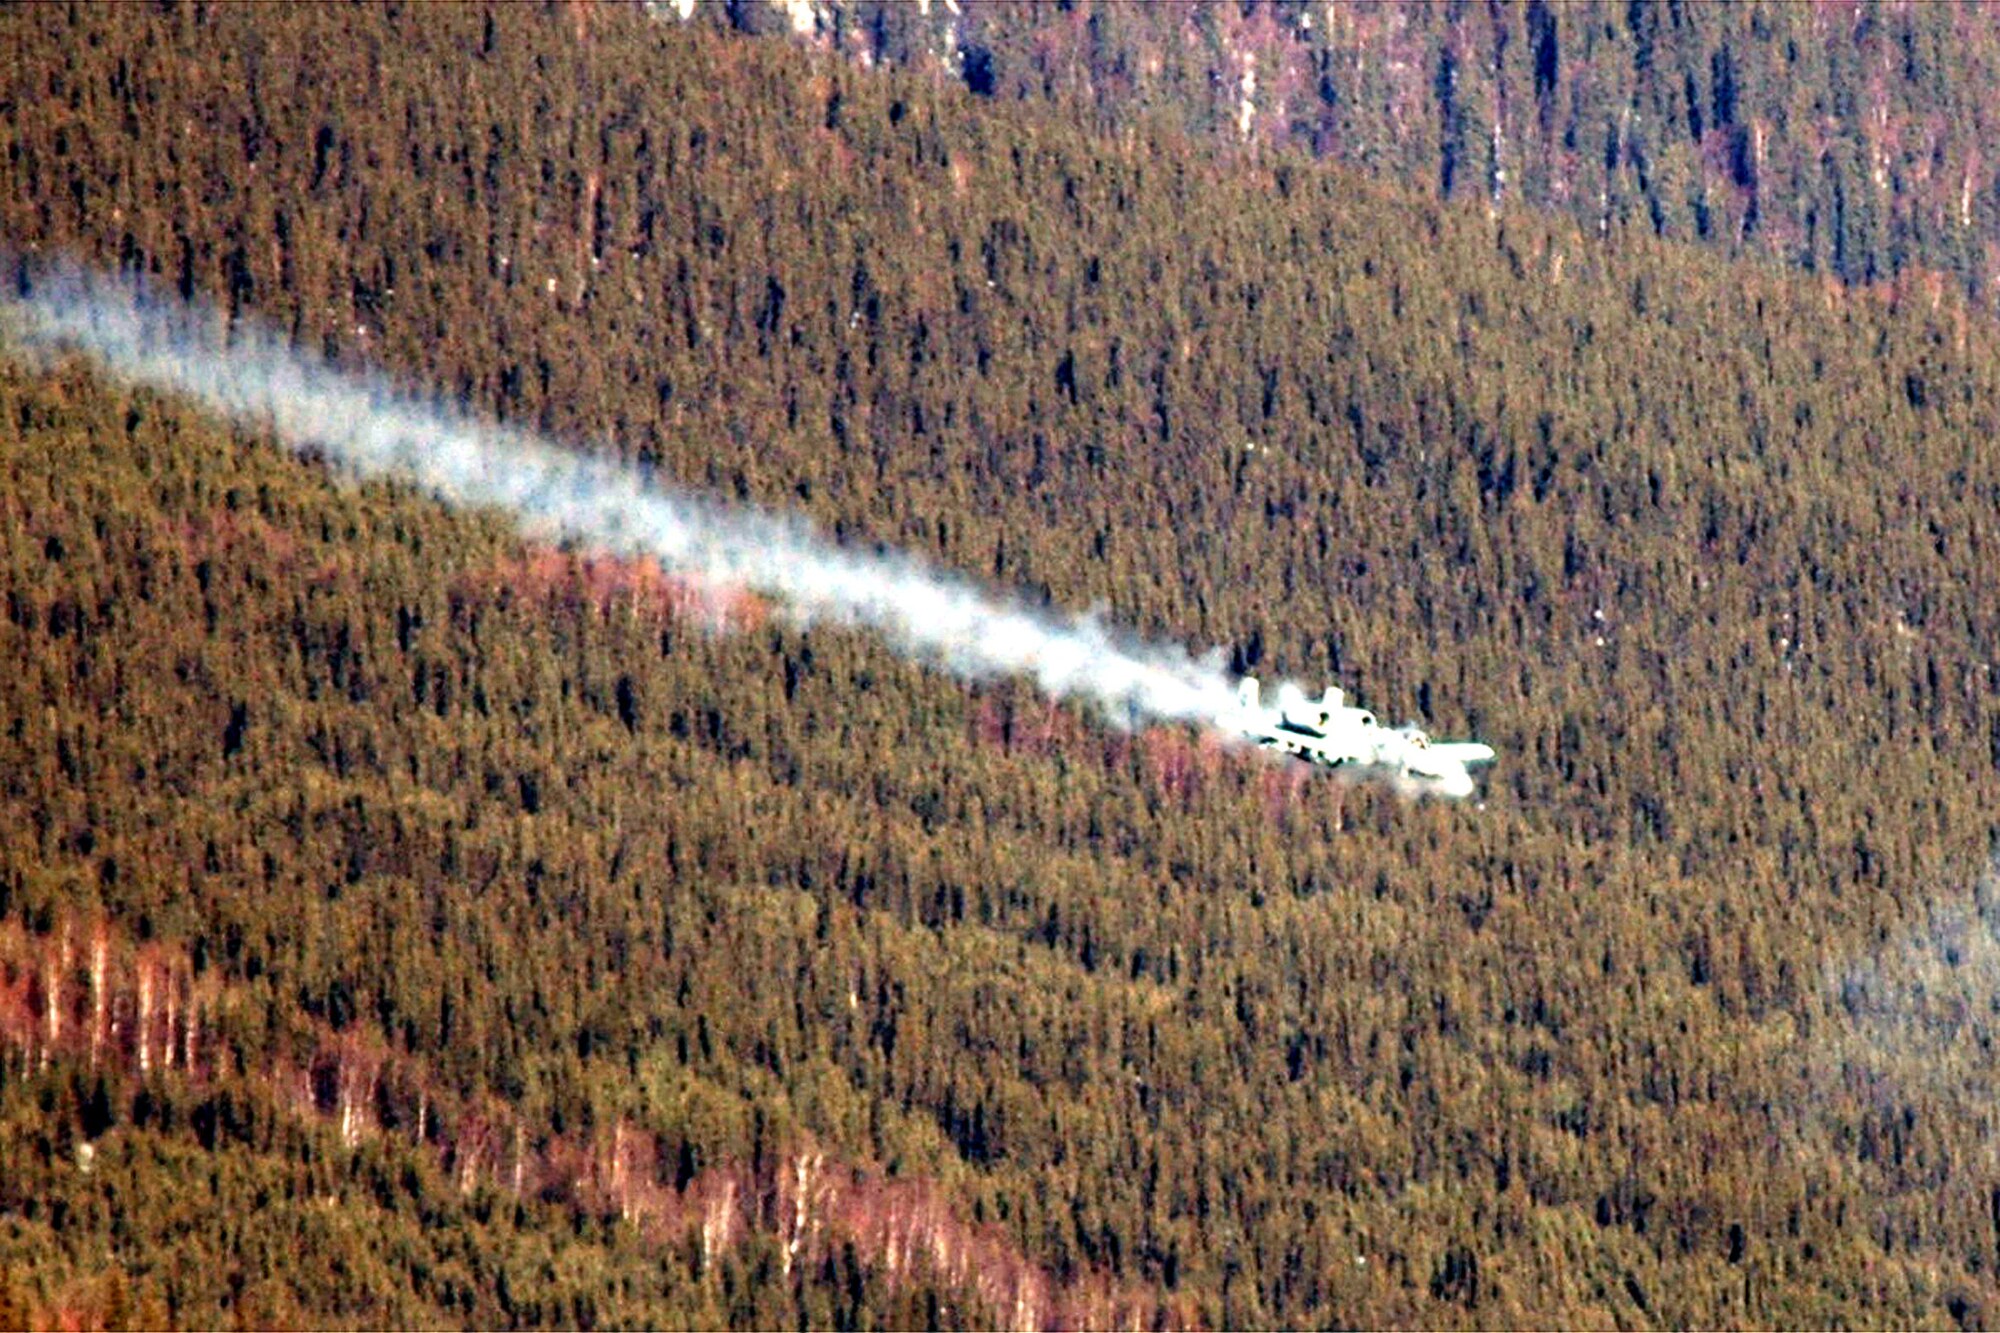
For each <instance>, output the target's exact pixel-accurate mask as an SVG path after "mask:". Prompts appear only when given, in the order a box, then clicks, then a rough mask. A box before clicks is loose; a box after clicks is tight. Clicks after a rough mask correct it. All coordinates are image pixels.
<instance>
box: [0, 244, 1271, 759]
mask: <svg viewBox="0 0 2000 1333" xmlns="http://www.w3.org/2000/svg"><path fill="white" fill-rule="evenodd" d="M0 314H4V317H5V319H4V328H5V331H6V332H7V333H8V335H9V337H10V340H11V341H14V342H15V343H17V344H18V345H19V346H20V347H21V348H22V349H23V350H25V351H27V352H29V353H31V354H39V355H47V354H50V353H54V352H59V351H63V350H73V351H77V352H81V353H84V354H86V355H88V356H90V357H92V358H94V359H96V360H97V361H98V362H100V363H101V364H102V365H103V366H104V367H105V368H106V369H107V370H109V371H110V372H111V373H112V374H113V375H115V376H117V377H119V378H121V379H124V380H128V381H131V382H134V383H138V384H144V385H147V386H150V387H153V388H156V389H161V390H165V391H168V392H172V393H177V394H184V395H186V396H188V397H190V398H194V399H196V400H198V401H200V402H202V403H204V404H206V405H207V406H208V407H210V408H212V409H214V410H215V411H218V412H220V413H222V414H224V415H226V416H229V417H233V418H236V419H238V420H239V421H242V422H244V423H245V424H247V425H251V426H262V425H263V424H264V423H266V422H268V423H269V424H270V427H271V429H272V430H273V431H274V432H275V434H276V435H277V437H278V438H279V439H280V440H282V441H283V442H284V443H285V444H286V445H288V446H289V447H291V448H293V449H297V450H307V449H317V450H320V451H322V452H324V453H325V454H326V455H327V456H328V457H329V458H331V459H333V460H335V461H337V462H339V463H340V464H342V465H344V466H346V467H348V468H351V469H353V470H354V471H356V472H358V473H360V474H362V475H364V476H370V477H392V478H400V479H404V480H408V481H412V482H415V483H417V484H419V485H421V486H423V487H426V488H427V489H429V490H430V491H432V492H434V493H436V494H437V495H438V496H439V497H440V498H442V499H444V500H445V501H447V502H449V503H453V504H460V505H476V506H490V507H494V508H498V509H503V510H505V511H507V512H508V513H509V514H511V515H513V516H514V517H515V518H516V519H517V520H518V521H520V522H521V523H523V524H524V525H525V526H527V527H529V528H531V529H535V530H537V531H538V532H541V533H553V534H558V535H560V536H564V537H569V538H573V539H575V540H577V541H579V542H582V543H585V544H588V545H591V546H594V547H599V548H603V549H606V550H609V551H612V552H616V553H620V554H641V553H643V554H645V555H649V556H651V557H653V558H654V559H656V560H657V561H659V563H660V564H661V565H662V566H664V567H666V568H667V569H669V570H673V571H676V572H679V573H683V574H687V575H690V576H693V577H694V578H697V579H699V580H703V581H706V582H711V583H714V584H716V585H720V586H725V587H728V586H737V587H744V588H748V589H752V590H755V591H757V592H759V593H763V594H767V595H769V596H771V597H773V598H776V599H778V600H780V601H781V602H782V603H783V604H784V606H785V608H786V609H787V611H788V612H789V613H790V614H791V615H792V616H793V617H794V618H796V619H797V620H799V621H802V622H811V621H816V620H817V621H835V622H840V623H847V624H861V625H867V626H870V627H872V628H874V629H876V630H878V631H880V632H881V633H882V634H883V635H884V636H885V637H887V638H888V640H889V641H890V642H891V644H893V645H894V646H895V647H897V648H898V649H900V650H901V651H903V652H905V653H907V654H910V655H911V656H914V657H917V658H919V659H922V660H924V661H928V662H932V663H936V664H938V665H940V666H943V667H945V668H947V669H949V670H951V671H954V672H956V673H958V674H959V675H961V676H965V677H971V678H986V677H992V676H1001V675H1025V676H1029V677H1031V678H1032V679H1034V680H1035V682H1036V683H1037V684H1038V685H1039V686H1040V687H1041V689H1042V690H1043V691H1044V692H1045V693H1047V694H1048V695H1050V696H1052V697H1054V698H1059V699H1078V700H1082V701H1086V702H1088V703H1090V704H1093V705H1095V706H1096V707H1097V708H1099V709H1100V710H1102V712H1103V713H1104V714H1105V716H1106V717H1107V718H1109V719H1110V720H1112V721H1114V722H1118V723H1125V722H1127V721H1132V720H1141V719H1151V720H1169V719H1183V720H1189V721H1195V722H1212V721H1214V720H1215V719H1216V718H1218V717H1221V716H1223V715H1225V714H1226V713H1227V711H1228V709H1229V706H1230V703H1231V700H1232V685H1231V682H1230V680H1229V678H1228V677H1227V676H1226V675H1225V674H1224V673H1223V672H1222V671H1221V669H1220V668H1219V667H1218V666H1216V665H1214V664H1212V663H1205V662H1198V661H1196V660H1195V659H1193V658H1192V657H1190V656H1189V655H1188V653H1187V652H1186V651H1185V650H1182V649H1177V648H1166V647H1159V646H1154V645H1148V644H1142V643H1139V642H1136V641H1132V640H1129V639H1126V638H1124V637H1123V636H1120V635H1117V634H1114V633H1113V632H1112V631H1110V630H1108V629H1106V628H1105V627H1104V626H1103V625H1101V624H1099V623H1098V622H1097V621H1096V620H1095V619H1093V618H1091V617H1087V616H1070V617H1058V616H1052V615H1049V614H1046V613H1042V612H1038V611H1034V610H1031V609H1029V608H1026V607H1024V606H1021V605H1019V604H1018V603H1011V602H1005V601H1001V600H998V599H996V598H994V597H993V596H991V595H989V594H987V593H985V592H982V591H981V590H979V589H977V588H975V587H974V586H973V585H971V584H970V583H968V582H966V581H964V580H962V579H959V578H956V577H954V576H951V575H949V574H945V573H942V572H940V571H938V570H935V569H931V568H929V567H927V566H925V565H924V564H922V563H921V562H919V561H917V560H914V559H912V558H910V557H909V556H906V555H902V554H898V553H893V552H888V553H874V552H861V551H856V550H852V549H848V548H845V547H841V546H838V545H835V544H834V543H831V542H829V541H827V540H825V539H824V538H822V537H820V536H818V535H816V534H815V533H813V532H812V531H811V530H810V529H809V528H808V527H807V526H806V525H805V524H803V523H801V522H799V521H797V520H794V519H789V518H784V517H780V516H776V515H772V514H768V513H764V512H761V511H758V510H755V509H747V508H727V507H724V506H721V505H718V504H715V503H713V502H710V501H708V500H705V499H702V498H699V497H696V496H691V495H687V494H685V493H680V492H675V491H671V490H668V489H666V488H664V487H661V486H658V485H654V484H650V483H649V482H648V481H646V480H644V479H642V478H641V477H639V476H638V475H637V474H635V473H634V472H632V471H629V470H627V469H623V468H620V467H616V466H613V465H610V464H607V463H604V462H600V461H597V460H593V459H589V458H586V457H584V456H582V455H579V454H576V453H572V452H569V451H566V450H563V449H560V448H557V447H555V446H554V445H552V444H550V443H548V442H547V441H544V440H541V439H538V438H536V437H535V436H533V435H530V434H528V433H526V432H523V431H520V430H514V429H509V428H505V427H500V426H495V425H491V424H489V423H485V422H480V421H476V420H474V419H472V418H470V417H468V416H464V415H460V414H457V413H452V412H447V411H443V410H440V409H438V408H435V407H432V406H429V405H427V404H425V403H422V402H420V401H418V400H417V399H416V398H414V397H411V396H409V395H407V394H401V393H398V392H395V391H392V390H390V389H387V388H385V387H384V386H382V385H381V384H380V383H378V382H375V381H371V380H366V379H361V378H357V377H354V376H351V375H347V374H344V373H342V372H340V371H338V370H335V369H334V368H332V367H330V366H327V365H325V364H314V363H311V362H308V361H306V360H304V359H302V358H301V357H300V356H299V355H297V354H296V353H294V352H292V351H291V350H290V349H288V348H287V347H285V346H284V345H283V343H282V342H280V341H279V340H278V339H276V338H275V337H273V336H272V335H271V334H269V333H267V332H265V331H264V330H262V329H261V328H259V327H257V326H256V325H255V324H254V323H253V322H251V321H248V320H242V321H238V322H237V323H236V324H235V325H234V327H231V328H227V330H226V332H225V331H224V330H225V326H226V325H227V321H225V320H224V319H223V318H222V316H221V315H220V314H219V313H217V312H215V311H208V310H203V309H201V308H200V307H191V306H188V305H185V304H182V303H180V302H170V301H162V300H156V299H153V298H152V297H150V296H148V295H147V294H146V293H145V292H144V291H142V290H141V289H140V288H139V287H138V286H136V285H133V284H129V283H126V282H123V281H120V280H111V279H103V278H99V277H95V276H92V275H90V274H86V273H77V272H67V271H66V272H61V273H56V274H53V275H48V276H43V277H40V278H36V279H34V280H29V279H26V278H23V279H21V280H20V282H19V284H18V290H16V291H15V292H14V293H12V294H11V295H9V296H7V297H4V298H0Z"/></svg>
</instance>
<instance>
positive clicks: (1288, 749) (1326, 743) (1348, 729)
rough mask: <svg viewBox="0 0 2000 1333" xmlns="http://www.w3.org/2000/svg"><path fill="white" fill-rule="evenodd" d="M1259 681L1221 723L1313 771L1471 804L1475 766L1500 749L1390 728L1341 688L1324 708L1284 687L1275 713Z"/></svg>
mask: <svg viewBox="0 0 2000 1333" xmlns="http://www.w3.org/2000/svg"><path fill="white" fill-rule="evenodd" d="M1257 695H1258V686H1257V678H1256V677H1255V676H1245V677H1244V678H1243V679H1242V680H1241V681H1239V682H1238V683H1237V686H1236V708H1235V710H1234V711H1233V712H1232V713H1231V714H1230V715H1229V716H1228V717H1226V718H1222V719H1219V721H1220V722H1221V723H1222V724H1223V725H1224V726H1226V727H1229V728H1231V729H1233V730H1235V731H1239V732H1241V733H1242V734H1243V735H1244V736H1245V737H1246V738H1248V739H1249V740H1251V741H1252V742H1254V743H1255V744H1257V745H1259V746H1262V747H1263V748H1264V749H1267V750H1276V751H1278V752H1279V753H1281V754H1290V755H1296V756H1298V757H1299V758H1300V759H1303V760H1305V761H1306V762H1308V763H1312V764H1322V765H1325V766H1326V767H1328V768H1338V769H1344V770H1350V771H1352V772H1354V774H1355V775H1356V776H1369V777H1372V776H1381V777H1386V778H1388V779H1389V780H1390V781H1391V782H1393V783H1394V784H1395V785H1397V786H1398V787H1400V788H1402V789H1404V790H1407V791H1410V792H1413V793H1418V794H1422V795H1429V796H1444V797H1449V798H1451V799H1454V800H1456V799H1459V798H1461V797H1465V796H1470V795H1471V794H1472V791H1473V782H1472V773H1471V771H1470V767H1471V765H1473V764H1484V763H1490V762H1492V759H1493V747H1492V746H1490V745H1482V744H1480V743H1479V742H1478V741H1434V740H1432V739H1431V738H1430V737H1429V736H1428V735H1426V734H1425V733H1424V731H1423V730H1422V729H1421V728H1419V727H1415V726H1406V727H1385V726H1383V725H1382V724H1381V723H1379V722H1377V721H1376V720H1375V715H1374V714H1373V713H1371V712H1369V711H1368V710H1367V709H1365V708H1352V707H1349V706H1348V703H1347V696H1346V694H1345V693H1343V692H1342V691H1341V690H1340V689H1339V688H1338V687H1337V686H1331V685H1330V686H1328V687H1327V691H1326V693H1325V694H1324V695H1323V696H1322V697H1320V698H1319V699H1317V700H1309V699H1307V698H1306V696H1305V693H1304V691H1302V690H1300V689H1299V688H1298V686H1296V685H1280V686H1279V687H1278V702H1277V705H1276V706H1275V707H1271V708H1266V707H1264V706H1263V705H1262V704H1260V703H1259V702H1258V698H1257Z"/></svg>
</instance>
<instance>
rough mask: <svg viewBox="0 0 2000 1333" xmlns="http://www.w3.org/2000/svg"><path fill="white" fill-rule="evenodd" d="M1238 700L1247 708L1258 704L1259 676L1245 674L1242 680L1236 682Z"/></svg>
mask: <svg viewBox="0 0 2000 1333" xmlns="http://www.w3.org/2000/svg"><path fill="white" fill-rule="evenodd" d="M1236 702H1237V703H1238V704H1239V705H1241V706H1242V707H1243V708H1246V709H1250V708H1255V707H1256V706H1257V678H1256V677H1255V676H1245V677H1244V678H1243V679H1242V680H1239V681H1237V682H1236Z"/></svg>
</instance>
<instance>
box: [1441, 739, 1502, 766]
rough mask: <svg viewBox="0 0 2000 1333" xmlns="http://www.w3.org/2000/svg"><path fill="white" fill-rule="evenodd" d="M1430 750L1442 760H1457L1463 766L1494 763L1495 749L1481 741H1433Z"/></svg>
mask: <svg viewBox="0 0 2000 1333" xmlns="http://www.w3.org/2000/svg"><path fill="white" fill-rule="evenodd" d="M1430 750H1431V753H1432V754H1434V755H1437V756H1439V757H1440V758H1444V759H1451V760H1456V761H1457V762H1458V763H1461V764H1490V763H1492V762H1493V747H1492V746H1490V745H1485V744H1482V743H1480V742H1479V741H1432V742H1431V745H1430Z"/></svg>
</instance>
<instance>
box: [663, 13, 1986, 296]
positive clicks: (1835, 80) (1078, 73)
mask: <svg viewBox="0 0 2000 1333" xmlns="http://www.w3.org/2000/svg"><path fill="white" fill-rule="evenodd" d="M649 7H650V8H651V9H652V11H653V12H654V13H656V14H657V15H659V16H660V18H661V19H662V21H666V22H675V21H679V22H696V23H707V24H711V25H715V26H727V27H731V28H734V29H737V30H741V31H746V32H755V33H772V34H783V35H785V36H787V37H789V38H790V39H792V40H799V41H805V42H810V43H812V44H814V45H817V46H820V47H822V48H824V49H827V50H833V51H839V52H841V53H843V54H845V55H846V56H847V57H848V58H850V59H853V60H856V61H858V62H861V63H864V64H874V63H877V62H886V63H892V64H896V65H900V66H905V67H909V68H912V69H918V70H922V71H925V72H926V73H928V74H931V75H933V76H935V77H944V78H949V79H952V80H954V81H958V82H962V83H963V84H964V86H965V87H967V88H968V89H970V90H972V91H973V92H975V93H977V94H979V95H982V96H989V97H1002V98H1021V99H1028V100H1032V101H1035V102H1041V103H1048V104H1052V105H1054V106H1055V107H1057V108H1060V111H1061V113H1062V114H1065V115H1068V116H1080V117H1083V118H1087V119H1090V120H1092V121H1094V122H1096V123H1099V124H1101V125H1104V126H1106V127H1116V126H1121V125H1128V124H1133V123H1135V122H1143V121H1147V120H1161V121H1164V122H1166V123H1170V124H1173V125H1176V126H1178V127H1181V128H1183V129H1185V130H1186V131H1187V132H1188V133H1189V134H1191V135H1193V136H1195V137H1197V138H1201V139H1205V140H1207V141H1208V142H1209V143H1210V144H1211V145H1212V146H1216V147H1220V148H1221V149H1222V150H1223V151H1225V152H1231V153H1235V154H1238V155H1241V156H1243V157H1246V158H1250V159H1253V160H1254V159H1256V158H1257V157H1258V156H1259V155H1261V154H1262V153H1263V152H1264V151H1265V150H1266V149H1268V148H1269V147H1270V146H1272V145H1277V144H1284V145H1292V146H1298V147H1303V148H1308V149H1310V150H1311V151H1312V152H1314V153H1317V154H1319V155H1321V156H1325V157H1329V158H1331V159H1334V160H1336V161H1339V162H1342V163H1344V164H1346V165H1349V166H1353V167H1358V168H1361V169H1363V170H1367V171H1370V172H1374V173H1378V174H1380V175H1383V176H1386V177H1389V178H1392V179H1397V180H1401V181H1403V182H1405V183H1408V184H1411V185H1414V186H1417V187H1419V188H1422V189H1427V190H1429V191H1431V192H1433V193H1435V194H1437V195H1438V196H1440V197H1444V198H1455V199H1467V200H1474V199H1477V200H1486V201H1489V202H1491V203H1495V204H1498V203H1502V202H1510V201H1516V200H1518V201H1524V202H1527V203H1531V204H1534V205H1536V206H1537V207H1542V208H1548V209H1552V210H1555V211H1558V212H1562V213H1565V214H1567V215H1569V216H1570V217H1573V218H1575V219H1576V220H1577V221H1579V222H1580V223H1582V224H1584V225H1585V226H1586V227H1588V228H1590V229H1593V230H1596V231H1598V232H1600V233H1605V234H1608V233H1609V232H1610V231H1612V230H1614V229H1622V228H1626V227H1631V228H1637V229H1642V230H1646V231H1649V232H1652V233H1655V234H1659V235H1666V236H1672V237H1676V238H1680V239H1690V240H1696V241H1699V242H1701V243H1704V244H1709V245H1714V246H1716V247H1718V248H1720V249H1722V250H1723V251H1724V252H1726V253H1736V254H1748V255H1774V256H1777V257H1779V258H1781V259H1783V260H1785V261H1786V262H1789V263H1795V264H1798V265H1801V266H1803V267H1805V268H1808V269H1812V270H1815V271H1819V272H1827V273H1832V274H1835V275H1837V276H1839V277H1841V278H1843V279H1844V280H1846V281H1849V282H1853V283H1856V284H1874V283H1882V282H1892V281H1904V282H1913V283H1916V284H1919V285H1921V284H1923V283H1926V282H1931V281H1940V280H1944V279H1945V278H1946V276H1947V275H1948V276H1949V278H1950V280H1952V281H1954V282H1955V283H1956V284H1958V285H1960V286H1961V288H1962V289H1963V290H1965V291H1967V292H1969V293H1971V294H1972V295H1973V296H1974V298H1975V299H1976V300H1978V301H1979V302H1980V303H1982V304H1984V305H1986V306H1988V307H1989V308H1990V307H1991V306H1993V305H1994V303H1995V296H1996V291H1997V290H2000V289H1996V287H1995V283H1996V281H2000V159H1996V158H1995V157H1994V154H1993V149H1992V143H1993V137H1994V132H1995V129H1996V126H1995V124H1994V121H1993V116H1994V110H1993V105H1992V96H1991V94H1992V90H1993V88H1994V86H1995V80H1996V77H2000V15H1996V12H1995V11H1994V9H1993V8H1992V7H1991V6H1989V5H1981V4H1912V3H1908V0H1902V2H1900V3H1898V2H1897V0H1888V2H1886V3H1884V2H1883V0H1855V2H1853V3H1827V4H1796V3H1785V2H1784V0H1779V2H1778V3H1765V2H1764V0H1745V2H1744V3H1736V4H1703V3H1686V2H1685V0H1547V2H1545V0H1527V2H1526V3H1519V2H1517V0H1504V2H1503V0H1490V2H1489V3H1466V0H1452V2H1451V3H1436V2H1434V0H1387V2H1385V3H1367V4H1359V3H1342V2H1341V0H1320V3H1312V2H1311V0H1230V3H1215V4H1133V3H1130V0H1059V2H1058V3H1055V4H1042V3H1033V2H1032V0H1031V2H1029V3H1017V2H1016V0H990V2H988V0H982V2H981V3H978V4H967V5H963V6H961V5H958V4H947V3H944V2H943V0H939V3H936V4H930V3H918V4H909V3H904V2H903V0H652V3H651V5H650V6H649Z"/></svg>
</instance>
